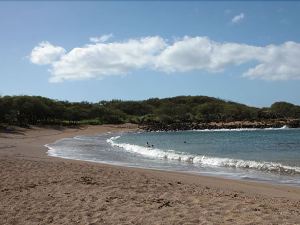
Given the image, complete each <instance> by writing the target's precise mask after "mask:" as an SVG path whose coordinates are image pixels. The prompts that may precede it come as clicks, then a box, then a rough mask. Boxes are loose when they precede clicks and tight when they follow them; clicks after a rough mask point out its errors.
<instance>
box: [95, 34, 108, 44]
mask: <svg viewBox="0 0 300 225" xmlns="http://www.w3.org/2000/svg"><path fill="white" fill-rule="evenodd" d="M112 37H113V34H105V35H102V36H99V37H91V38H90V42H94V43H97V42H106V41H108V40H109V39H111V38H112Z"/></svg>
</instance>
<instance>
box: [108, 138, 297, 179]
mask: <svg viewBox="0 0 300 225" xmlns="http://www.w3.org/2000/svg"><path fill="white" fill-rule="evenodd" d="M118 138H120V136H116V137H111V138H109V139H107V143H109V144H110V145H112V146H115V147H119V148H122V149H123V150H124V151H126V152H129V153H133V154H138V155H141V156H144V157H148V158H154V159H161V160H174V161H179V162H185V163H192V164H195V165H200V166H210V167H231V168H241V169H253V170H259V171H265V172H272V173H279V174H286V175H296V174H300V167H293V166H285V165H282V164H281V163H275V162H258V161H252V160H242V159H231V158H219V157H210V156H205V155H193V154H187V153H184V152H178V151H174V150H162V149H159V148H150V147H144V146H139V145H133V144H128V143H117V142H115V140H116V139H118Z"/></svg>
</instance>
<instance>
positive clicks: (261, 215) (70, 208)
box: [0, 124, 300, 225]
mask: <svg viewBox="0 0 300 225" xmlns="http://www.w3.org/2000/svg"><path fill="white" fill-rule="evenodd" d="M136 129H137V127H136V126H134V125H130V124H126V125H120V126H113V125H105V126H104V125H103V126H88V127H84V128H81V129H78V128H74V129H71V128H68V129H53V128H47V129H46V128H38V127H33V128H31V129H18V130H17V131H15V132H11V133H5V132H1V133H0V168H1V169H0V173H1V176H0V177H1V180H0V181H1V182H0V199H1V201H0V224H30V225H33V224H84V225H86V224H300V188H297V187H291V186H284V185H271V184H266V183H258V182H247V181H237V180H228V179H222V178H214V177H205V176H199V175H192V174H184V173H176V172H165V171H155V170H145V169H137V168H126V167H118V166H111V165H105V164H98V163H89V162H83V161H75V160H66V159H60V158H54V157H49V156H48V155H47V148H46V147H44V145H45V144H47V143H52V142H54V141H55V140H58V139H61V138H65V137H74V136H77V135H86V134H99V133H103V132H116V131H134V130H136Z"/></svg>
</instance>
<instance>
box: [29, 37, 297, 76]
mask: <svg viewBox="0 0 300 225" xmlns="http://www.w3.org/2000/svg"><path fill="white" fill-rule="evenodd" d="M299 58H300V44H299V43H296V42H285V43H283V44H281V45H268V46H254V45H247V44H240V43H233V42H232V43H230V42H228V43H221V42H216V41H213V40H211V39H209V38H208V37H199V36H197V37H188V36H185V37H183V38H180V39H176V40H174V41H173V42H168V41H167V40H165V39H163V38H161V37H159V36H152V37H144V38H138V39H130V40H127V41H123V42H110V43H106V42H105V43H93V44H88V45H84V46H83V47H76V48H73V49H72V50H70V51H69V52H66V51H65V50H64V48H62V47H59V46H53V45H51V44H50V43H48V42H42V43H41V44H39V45H38V46H37V47H35V48H34V49H33V50H32V52H31V57H30V59H31V61H32V62H33V63H35V64H50V66H51V68H50V71H51V78H50V81H51V82H61V81H64V80H80V79H90V78H100V79H102V78H104V77H106V76H111V75H124V74H127V73H130V72H132V71H134V70H138V69H152V70H156V71H162V72H165V73H175V72H182V73H183V72H188V71H206V72H208V73H217V72H221V71H224V70H225V69H228V68H230V67H234V66H238V65H241V64H245V63H251V65H253V64H254V66H251V67H250V68H249V69H248V70H247V71H245V72H244V74H243V77H247V78H250V79H265V80H289V79H300V63H298V59H299ZM249 65H250V64H249Z"/></svg>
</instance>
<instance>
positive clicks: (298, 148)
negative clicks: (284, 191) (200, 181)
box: [49, 129, 300, 186]
mask: <svg viewBox="0 0 300 225" xmlns="http://www.w3.org/2000/svg"><path fill="white" fill-rule="evenodd" d="M49 147H50V151H49V154H50V155H53V156H58V157H64V158H73V159H81V160H88V161H95V162H105V163H111V164H118V165H124V166H134V167H143V168H152V169H162V170H173V171H182V172H189V173H199V174H206V175H212V176H221V177H229V178H234V179H248V180H258V181H265V182H272V183H284V184H291V185H297V186H299V185H300V129H254V130H251V129H250V130H249V129H248V130H247V129H246V130H206V131H180V132H141V133H123V134H117V135H112V134H106V135H99V136H93V137H87V136H85V137H84V136H80V137H76V138H73V139H63V140H61V141H58V142H56V143H54V144H52V145H49Z"/></svg>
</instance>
